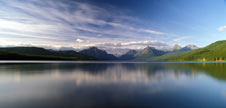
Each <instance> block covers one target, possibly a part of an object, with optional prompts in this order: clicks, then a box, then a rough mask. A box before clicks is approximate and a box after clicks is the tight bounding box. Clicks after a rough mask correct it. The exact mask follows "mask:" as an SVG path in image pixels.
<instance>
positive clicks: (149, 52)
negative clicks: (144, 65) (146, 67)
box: [135, 46, 168, 60]
mask: <svg viewBox="0 0 226 108" xmlns="http://www.w3.org/2000/svg"><path fill="white" fill-rule="evenodd" d="M167 53H168V52H167V51H162V50H158V49H155V48H154V47H149V46H148V47H146V48H144V49H143V50H142V51H141V52H138V53H137V54H136V55H135V60H147V59H150V58H152V57H156V56H162V55H164V54H167Z"/></svg>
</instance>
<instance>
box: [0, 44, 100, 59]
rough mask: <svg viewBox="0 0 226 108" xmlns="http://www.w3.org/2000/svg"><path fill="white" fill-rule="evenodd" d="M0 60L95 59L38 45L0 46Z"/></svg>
mask: <svg viewBox="0 0 226 108" xmlns="http://www.w3.org/2000/svg"><path fill="white" fill-rule="evenodd" d="M0 60H96V58H94V57H89V56H86V55H83V54H80V53H78V52H75V51H55V50H47V49H44V48H39V47H7V48H0Z"/></svg>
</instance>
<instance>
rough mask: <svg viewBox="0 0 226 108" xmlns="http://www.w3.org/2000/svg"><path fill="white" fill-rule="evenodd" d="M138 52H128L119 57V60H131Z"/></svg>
mask: <svg viewBox="0 0 226 108" xmlns="http://www.w3.org/2000/svg"><path fill="white" fill-rule="evenodd" d="M137 53H138V52H137V51H136V50H129V51H128V52H126V53H125V54H123V55H122V56H120V57H119V59H120V60H132V59H134V57H135V55H136V54H137Z"/></svg>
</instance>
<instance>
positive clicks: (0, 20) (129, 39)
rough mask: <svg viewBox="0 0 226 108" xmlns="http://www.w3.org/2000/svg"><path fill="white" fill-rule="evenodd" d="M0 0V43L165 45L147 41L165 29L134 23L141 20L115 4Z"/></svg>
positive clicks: (45, 0) (122, 45)
mask: <svg viewBox="0 0 226 108" xmlns="http://www.w3.org/2000/svg"><path fill="white" fill-rule="evenodd" d="M1 2H3V3H4V4H7V5H1V4H0V39H1V41H4V42H1V43H0V44H2V43H4V44H7V42H8V44H11V43H15V44H21V43H25V44H26V43H27V42H29V44H30V43H32V44H33V45H45V46H49V45H53V47H56V46H57V47H73V48H84V47H89V46H99V47H101V45H102V46H103V47H105V48H111V47H112V48H132V49H139V48H143V47H146V46H148V45H150V46H154V47H157V48H161V47H167V45H166V43H163V42H159V41H150V39H151V37H154V36H159V35H163V36H166V35H168V34H167V33H165V32H162V31H159V30H152V29H150V28H152V27H151V26H149V27H139V26H136V24H134V23H140V22H142V21H140V20H139V19H137V18H136V17H132V16H129V15H127V12H126V11H124V10H120V9H117V8H115V7H111V6H109V7H98V6H95V5H93V4H88V3H81V2H77V1H68V2H69V3H64V2H62V1H60V0H44V1H40V0H24V1H23V2H22V1H21V0H5V1H1ZM112 10H115V11H112ZM109 11H110V12H109ZM103 13H104V14H103ZM108 19H111V21H109V20H108ZM131 22H133V23H131ZM100 37H101V38H100ZM146 38H148V39H149V40H147V39H146ZM75 39H76V40H75ZM143 40H147V41H143ZM75 41H76V42H75ZM9 42H10V43H9Z"/></svg>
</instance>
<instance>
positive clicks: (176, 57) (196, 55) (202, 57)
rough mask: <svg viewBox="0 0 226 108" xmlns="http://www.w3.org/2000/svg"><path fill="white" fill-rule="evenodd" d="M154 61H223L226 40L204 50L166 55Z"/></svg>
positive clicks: (225, 55)
mask: <svg viewBox="0 0 226 108" xmlns="http://www.w3.org/2000/svg"><path fill="white" fill-rule="evenodd" d="M152 60H162V61H223V60H226V40H224V41H217V42H215V43H212V44H210V45H208V46H206V47H204V48H200V49H196V50H192V51H188V52H181V53H175V54H166V55H163V56H160V57H157V58H153V59H152Z"/></svg>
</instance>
